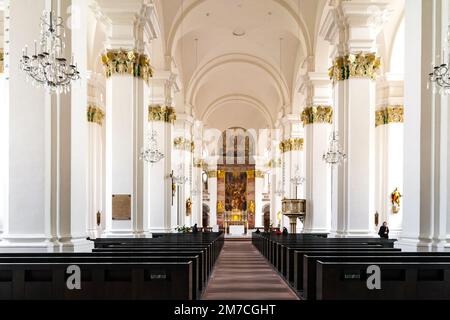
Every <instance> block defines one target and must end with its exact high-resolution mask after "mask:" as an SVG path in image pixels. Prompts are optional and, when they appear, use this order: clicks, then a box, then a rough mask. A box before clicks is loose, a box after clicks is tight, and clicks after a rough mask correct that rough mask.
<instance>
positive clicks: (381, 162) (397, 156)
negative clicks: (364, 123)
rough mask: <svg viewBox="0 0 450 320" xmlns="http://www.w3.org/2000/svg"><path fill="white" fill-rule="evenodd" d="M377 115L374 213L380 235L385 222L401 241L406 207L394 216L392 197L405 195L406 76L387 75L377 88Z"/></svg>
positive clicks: (394, 235) (374, 226) (375, 228)
mask: <svg viewBox="0 0 450 320" xmlns="http://www.w3.org/2000/svg"><path fill="white" fill-rule="evenodd" d="M377 91H378V92H377V100H378V102H377V104H378V108H377V111H376V116H375V118H376V129H375V130H376V148H377V150H376V152H375V154H376V191H375V198H376V202H375V209H376V212H378V214H379V219H378V226H376V225H375V217H373V221H372V223H373V228H374V230H375V231H378V228H379V227H380V226H381V224H382V223H383V222H384V221H386V222H387V223H388V226H389V230H390V234H389V236H390V237H391V238H398V237H399V235H400V233H401V229H402V220H403V206H400V208H399V209H400V210H399V211H398V212H395V211H394V210H393V206H392V203H391V200H390V198H391V194H392V192H393V191H394V190H395V189H396V188H398V190H399V191H400V192H401V193H403V190H404V189H403V118H404V117H403V75H391V74H386V75H385V76H384V77H383V78H381V79H380V81H379V82H378V84H377Z"/></svg>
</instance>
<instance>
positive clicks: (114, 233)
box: [100, 230, 152, 238]
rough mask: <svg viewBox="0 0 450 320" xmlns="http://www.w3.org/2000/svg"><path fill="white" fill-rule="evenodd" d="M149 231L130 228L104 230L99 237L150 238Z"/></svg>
mask: <svg viewBox="0 0 450 320" xmlns="http://www.w3.org/2000/svg"><path fill="white" fill-rule="evenodd" d="M151 237H152V235H151V232H144V231H132V230H105V231H103V232H102V233H101V235H100V238H151Z"/></svg>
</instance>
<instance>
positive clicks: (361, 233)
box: [329, 230, 378, 238]
mask: <svg viewBox="0 0 450 320" xmlns="http://www.w3.org/2000/svg"><path fill="white" fill-rule="evenodd" d="M329 238H378V235H377V234H376V232H374V231H370V230H346V231H337V230H334V231H331V232H330V234H329Z"/></svg>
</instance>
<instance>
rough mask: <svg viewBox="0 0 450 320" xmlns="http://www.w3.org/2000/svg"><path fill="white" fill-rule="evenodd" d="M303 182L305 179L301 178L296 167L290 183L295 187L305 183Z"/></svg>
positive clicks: (298, 168)
mask: <svg viewBox="0 0 450 320" xmlns="http://www.w3.org/2000/svg"><path fill="white" fill-rule="evenodd" d="M305 181H306V179H305V177H303V176H302V175H301V173H300V167H299V166H296V169H295V175H294V176H293V177H292V178H291V183H292V184H293V185H294V186H296V187H297V186H299V185H302V184H303V183H305Z"/></svg>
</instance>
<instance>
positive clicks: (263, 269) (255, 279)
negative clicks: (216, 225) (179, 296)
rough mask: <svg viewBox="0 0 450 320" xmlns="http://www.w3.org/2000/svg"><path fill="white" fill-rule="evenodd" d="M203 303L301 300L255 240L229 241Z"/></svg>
mask: <svg viewBox="0 0 450 320" xmlns="http://www.w3.org/2000/svg"><path fill="white" fill-rule="evenodd" d="M203 300H298V297H297V295H296V294H295V293H294V292H293V291H292V289H291V288H290V287H289V286H288V285H287V284H286V282H284V280H283V279H282V278H281V277H280V276H279V275H278V274H277V273H276V272H275V271H274V270H273V269H272V267H271V266H270V265H269V263H268V262H267V261H266V259H265V258H264V257H263V256H262V255H261V254H260V253H259V252H258V251H257V250H256V249H255V248H254V247H253V245H252V244H251V241H225V245H224V248H223V250H222V253H221V255H220V257H219V259H218V261H217V264H216V267H215V269H214V272H213V274H212V276H211V279H210V280H209V283H208V287H207V288H206V291H205V293H204V295H203Z"/></svg>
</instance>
